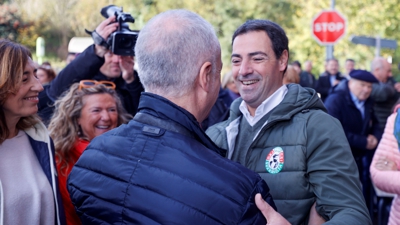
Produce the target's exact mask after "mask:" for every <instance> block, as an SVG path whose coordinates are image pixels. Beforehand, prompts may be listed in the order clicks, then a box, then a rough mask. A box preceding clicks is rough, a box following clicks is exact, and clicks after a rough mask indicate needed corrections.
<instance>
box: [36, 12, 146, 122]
mask: <svg viewBox="0 0 400 225" xmlns="http://www.w3.org/2000/svg"><path fill="white" fill-rule="evenodd" d="M118 26H119V23H117V22H116V18H115V16H110V17H109V18H107V19H105V20H104V21H103V22H101V23H100V24H99V25H98V26H97V28H96V30H95V33H96V34H97V35H98V36H101V38H100V40H102V41H103V42H104V41H105V40H107V39H108V37H109V36H110V35H111V34H112V33H113V32H115V31H116V30H117V28H118ZM98 42H99V41H97V40H95V44H94V45H91V46H89V47H88V48H87V49H86V50H85V51H84V52H82V53H81V54H79V55H78V56H77V57H76V59H75V60H73V61H72V62H71V63H70V64H68V65H67V66H66V67H65V68H64V69H63V70H62V71H61V72H60V73H59V75H58V76H57V77H56V78H55V79H54V80H53V81H52V82H51V83H50V84H49V85H48V86H47V87H45V90H44V91H42V92H40V94H39V99H40V101H39V105H38V106H39V116H40V117H41V118H42V120H43V121H44V122H45V124H48V122H49V119H50V118H51V115H52V114H53V110H54V106H53V105H54V102H55V101H56V100H57V98H58V97H60V96H61V95H62V93H63V92H64V91H65V90H67V89H68V88H69V87H70V86H71V85H72V84H73V83H76V82H79V81H81V80H98V81H99V80H108V81H112V82H114V83H115V85H116V89H115V90H116V92H117V93H118V95H119V97H120V98H121V100H122V103H123V105H124V107H125V109H126V111H127V112H128V113H130V114H131V115H135V114H136V110H137V107H138V104H139V98H140V93H141V92H142V91H143V90H144V89H143V87H142V84H141V83H140V80H139V77H138V74H137V73H136V71H134V69H133V66H134V57H133V56H120V55H115V54H113V53H112V52H111V50H109V49H107V48H106V47H104V46H103V45H100V44H103V43H98Z"/></svg>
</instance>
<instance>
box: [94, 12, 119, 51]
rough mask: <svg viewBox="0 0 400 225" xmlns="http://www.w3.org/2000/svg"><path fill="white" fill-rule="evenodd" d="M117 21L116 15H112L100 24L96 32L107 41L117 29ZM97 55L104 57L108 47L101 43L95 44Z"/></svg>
mask: <svg viewBox="0 0 400 225" xmlns="http://www.w3.org/2000/svg"><path fill="white" fill-rule="evenodd" d="M113 22H115V16H110V17H109V18H107V19H105V20H104V21H103V22H101V23H100V24H99V26H97V28H96V33H98V34H99V35H100V36H101V37H102V38H103V39H104V40H105V41H107V39H108V37H109V36H110V34H112V33H113V32H114V31H116V30H117V27H118V23H113ZM95 51H96V55H97V56H99V57H101V58H103V57H104V55H105V54H106V53H107V51H108V50H107V49H106V48H105V47H103V46H101V45H97V44H96V45H95Z"/></svg>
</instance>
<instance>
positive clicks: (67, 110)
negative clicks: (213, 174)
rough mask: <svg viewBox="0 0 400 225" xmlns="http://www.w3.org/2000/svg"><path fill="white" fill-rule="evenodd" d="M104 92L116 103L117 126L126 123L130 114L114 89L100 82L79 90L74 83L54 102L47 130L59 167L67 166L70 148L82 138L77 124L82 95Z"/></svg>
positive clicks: (81, 106) (81, 105)
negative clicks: (52, 142)
mask: <svg viewBox="0 0 400 225" xmlns="http://www.w3.org/2000/svg"><path fill="white" fill-rule="evenodd" d="M104 93H105V94H109V95H111V96H112V97H113V98H114V99H115V102H116V103H117V112H118V122H117V126H119V125H121V124H123V123H127V122H128V121H129V120H130V119H131V118H132V116H131V115H130V114H128V113H127V112H126V111H125V109H124V107H123V106H122V103H121V100H120V99H119V97H118V95H117V93H116V92H115V90H113V89H110V88H107V87H106V86H104V85H102V84H100V85H95V86H93V87H90V88H83V89H81V90H79V83H75V84H73V85H72V86H71V87H70V89H69V90H67V91H66V92H65V93H64V95H63V96H62V97H60V98H59V99H58V100H57V101H56V102H55V111H54V114H53V116H52V118H51V120H50V124H49V131H50V136H51V137H52V139H53V141H54V146H55V149H56V156H57V157H58V160H57V164H59V163H61V164H62V165H61V168H65V167H67V166H68V163H69V162H70V160H71V157H70V150H71V149H72V148H73V147H74V144H75V142H76V140H77V138H84V136H83V134H82V132H81V128H80V126H79V124H78V119H79V117H80V115H81V110H82V108H83V106H84V104H83V97H84V96H87V95H94V94H104Z"/></svg>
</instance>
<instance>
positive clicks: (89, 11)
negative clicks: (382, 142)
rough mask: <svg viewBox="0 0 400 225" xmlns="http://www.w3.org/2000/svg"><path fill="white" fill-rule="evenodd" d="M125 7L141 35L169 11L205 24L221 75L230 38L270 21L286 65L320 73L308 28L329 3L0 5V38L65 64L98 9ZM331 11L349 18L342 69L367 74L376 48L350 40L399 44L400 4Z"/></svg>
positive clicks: (338, 51) (339, 0) (337, 51)
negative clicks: (182, 11)
mask: <svg viewBox="0 0 400 225" xmlns="http://www.w3.org/2000/svg"><path fill="white" fill-rule="evenodd" d="M109 4H114V5H117V6H123V8H124V11H125V12H128V13H130V14H132V16H133V17H135V19H136V22H135V23H134V24H131V25H130V26H131V29H138V30H140V29H141V28H142V27H143V26H144V25H145V23H146V22H147V21H148V20H149V19H150V18H151V17H153V16H154V15H156V14H158V13H160V12H163V11H165V10H168V9H174V8H186V9H188V10H191V11H194V12H196V13H198V14H199V15H201V16H202V17H204V18H205V19H206V20H208V21H209V22H210V23H211V24H212V25H213V26H214V27H215V29H216V31H217V34H218V37H219V40H220V42H221V46H222V57H223V62H224V69H223V72H226V71H228V70H229V67H230V52H231V37H232V34H233V32H234V31H235V29H236V28H237V27H238V26H239V25H241V24H242V23H243V22H245V21H246V20H248V19H270V20H272V21H274V22H277V23H278V24H280V25H281V26H282V27H283V28H284V29H285V30H286V32H287V35H288V37H289V47H290V61H294V60H299V61H300V62H302V63H303V62H304V61H306V60H312V61H313V64H314V70H313V71H314V73H315V74H316V75H319V74H320V73H321V72H322V71H323V62H324V60H325V56H326V53H325V47H324V46H320V45H319V44H318V43H317V42H316V41H315V40H314V38H313V37H312V34H311V22H312V19H313V17H315V16H316V15H317V14H318V13H319V12H320V11H321V10H323V9H329V8H330V0H322V1H321V0H297V1H291V0H190V1H187V0H80V1H79V0H8V1H4V0H3V1H1V0H0V37H1V38H9V39H12V40H15V41H18V42H20V43H22V44H24V45H26V46H28V47H30V48H31V49H32V50H33V52H34V49H35V44H36V42H35V40H36V38H37V37H39V36H41V37H43V38H45V40H46V55H50V56H51V57H53V60H63V59H64V58H65V56H66V55H67V46H68V42H69V40H70V39H71V38H72V37H74V36H82V37H87V34H86V33H85V32H84V29H85V28H86V29H88V30H93V29H95V28H96V26H97V25H98V24H99V23H100V22H101V21H102V20H103V17H102V16H101V15H100V9H101V8H102V7H104V6H106V5H109ZM335 9H336V10H338V11H339V12H341V14H343V15H344V16H345V17H347V22H348V24H347V33H346V35H345V37H344V38H342V39H341V40H340V41H339V42H338V43H337V44H336V45H335V46H334V56H335V57H336V58H338V59H339V62H340V65H341V66H343V65H344V61H345V60H346V58H353V59H354V60H355V61H356V67H357V68H363V69H370V68H369V67H370V66H369V64H370V61H371V60H372V59H373V57H374V54H375V49H374V47H367V46H363V45H355V44H353V43H351V42H350V40H349V38H350V36H351V35H364V36H372V37H375V36H377V35H379V36H380V37H381V38H386V39H396V40H400V32H398V31H399V28H400V22H399V21H400V14H399V13H398V12H399V11H400V0H336V5H335ZM381 55H382V56H384V57H389V56H390V57H392V58H393V71H394V73H393V74H394V75H396V74H398V69H397V64H398V63H399V62H400V52H399V50H390V49H382V50H381Z"/></svg>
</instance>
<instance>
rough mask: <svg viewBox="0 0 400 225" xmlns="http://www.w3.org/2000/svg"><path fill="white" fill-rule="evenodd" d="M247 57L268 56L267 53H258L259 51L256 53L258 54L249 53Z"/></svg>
mask: <svg viewBox="0 0 400 225" xmlns="http://www.w3.org/2000/svg"><path fill="white" fill-rule="evenodd" d="M248 55H249V56H255V55H264V56H268V55H267V53H265V52H260V51H258V52H250V53H249V54H248Z"/></svg>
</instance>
